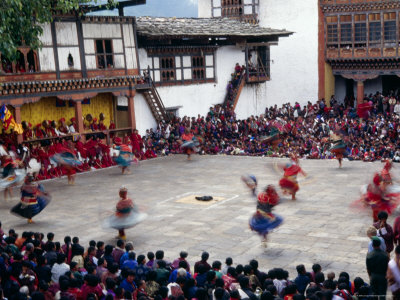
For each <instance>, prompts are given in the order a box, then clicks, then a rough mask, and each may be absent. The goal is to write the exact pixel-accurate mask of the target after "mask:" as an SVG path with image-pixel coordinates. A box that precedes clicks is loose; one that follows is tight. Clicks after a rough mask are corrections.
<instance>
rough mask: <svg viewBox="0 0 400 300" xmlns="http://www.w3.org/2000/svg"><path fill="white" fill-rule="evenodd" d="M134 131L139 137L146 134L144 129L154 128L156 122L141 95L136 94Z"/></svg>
mask: <svg viewBox="0 0 400 300" xmlns="http://www.w3.org/2000/svg"><path fill="white" fill-rule="evenodd" d="M134 101H135V119H136V129H137V130H138V131H139V134H140V135H144V134H146V129H150V128H156V127H157V122H156V120H155V119H154V117H153V114H152V113H151V110H150V108H149V106H148V104H147V102H146V99H145V98H144V97H143V95H142V94H140V93H138V92H137V93H136V95H135V98H134Z"/></svg>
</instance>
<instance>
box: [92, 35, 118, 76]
mask: <svg viewBox="0 0 400 300" xmlns="http://www.w3.org/2000/svg"><path fill="white" fill-rule="evenodd" d="M95 44H96V62H97V68H98V69H112V68H114V53H113V48H112V41H111V40H95Z"/></svg>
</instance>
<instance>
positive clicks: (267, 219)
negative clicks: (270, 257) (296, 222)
mask: <svg viewBox="0 0 400 300" xmlns="http://www.w3.org/2000/svg"><path fill="white" fill-rule="evenodd" d="M242 180H243V181H244V182H245V183H246V185H247V187H248V188H249V189H250V190H251V192H252V195H253V197H255V198H256V199H257V210H256V212H255V213H254V215H253V216H252V217H251V219H250V220H249V226H250V229H251V230H253V231H256V232H257V233H258V234H259V235H260V236H261V237H262V244H263V246H264V247H266V242H267V235H268V233H269V232H270V231H271V230H273V229H274V228H276V227H278V226H279V225H281V223H282V222H283V218H282V217H280V216H278V215H276V214H273V213H272V209H273V207H274V206H276V205H277V204H278V203H279V195H278V193H277V192H276V190H275V188H274V186H273V185H268V186H267V187H266V188H265V190H264V191H263V192H261V193H259V194H258V195H257V179H256V178H255V176H253V175H250V176H243V177H242Z"/></svg>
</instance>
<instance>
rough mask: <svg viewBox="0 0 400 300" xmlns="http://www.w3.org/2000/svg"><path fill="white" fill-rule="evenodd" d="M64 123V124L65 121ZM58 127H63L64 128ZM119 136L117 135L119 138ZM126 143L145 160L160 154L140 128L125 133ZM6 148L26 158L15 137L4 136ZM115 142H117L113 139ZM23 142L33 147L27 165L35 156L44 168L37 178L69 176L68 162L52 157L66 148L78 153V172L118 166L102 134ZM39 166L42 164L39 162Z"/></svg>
mask: <svg viewBox="0 0 400 300" xmlns="http://www.w3.org/2000/svg"><path fill="white" fill-rule="evenodd" d="M63 123H64V121H63V122H61V124H63ZM58 130H62V128H61V127H59V128H58ZM115 138H116V137H115ZM122 140H123V143H124V144H125V145H127V146H130V147H131V148H132V153H133V154H134V155H135V157H136V159H138V160H145V159H150V158H155V157H157V154H156V153H155V151H154V150H152V149H151V147H148V145H146V146H147V147H146V148H147V150H145V147H144V146H145V145H144V143H143V140H142V137H141V136H140V134H139V133H138V131H137V130H134V132H133V133H132V134H125V136H124V137H123V138H122ZM2 142H3V145H4V146H5V149H7V150H8V151H9V152H10V151H12V152H13V153H16V156H17V157H16V158H17V159H18V160H22V157H18V149H19V147H20V146H19V145H17V144H16V143H15V141H13V140H11V139H10V140H5V139H2ZM112 142H113V141H112ZM23 145H24V146H25V147H27V148H28V149H29V151H28V155H25V157H24V159H23V160H24V164H25V166H26V167H28V168H29V167H32V166H29V162H30V161H31V159H36V161H37V163H38V164H40V171H38V172H37V173H36V174H34V178H35V180H45V179H51V178H56V177H61V176H64V175H68V172H69V170H68V168H66V167H65V166H64V165H57V164H56V163H55V162H53V161H52V160H51V157H52V156H53V155H55V154H57V153H62V152H63V151H65V149H66V148H67V149H69V150H71V151H72V152H73V153H74V154H75V156H76V157H77V158H78V159H79V160H80V161H81V162H82V164H81V165H80V166H76V167H74V169H75V171H76V172H86V171H90V170H93V169H101V168H107V167H111V166H114V165H116V163H115V161H114V159H113V157H112V154H111V153H112V151H110V149H111V147H112V145H107V143H106V140H105V139H101V138H99V137H98V136H95V135H94V136H92V137H90V138H89V139H87V140H86V141H83V140H82V139H81V138H78V140H77V141H76V142H73V141H72V140H71V139H70V138H62V137H60V138H56V139H49V140H47V141H46V143H44V142H43V141H41V142H24V143H23ZM37 166H38V167H37V168H39V165H37Z"/></svg>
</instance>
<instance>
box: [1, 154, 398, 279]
mask: <svg viewBox="0 0 400 300" xmlns="http://www.w3.org/2000/svg"><path fill="white" fill-rule="evenodd" d="M285 161H286V160H284V159H267V158H256V157H254V158H253V157H231V156H195V157H194V158H193V161H186V158H185V156H170V157H166V158H160V159H155V160H150V161H145V162H140V164H139V166H135V167H133V168H132V171H133V172H132V174H131V175H124V176H122V175H120V170H119V169H118V168H110V169H107V170H101V171H97V172H91V173H86V174H80V175H78V177H77V180H76V184H75V185H74V186H68V185H67V180H66V178H62V179H57V180H51V181H46V182H44V185H45V187H46V188H47V189H48V191H49V192H50V193H51V194H52V195H53V201H52V202H51V203H50V205H49V206H48V207H47V208H46V209H45V210H44V211H43V212H42V213H41V214H40V215H38V216H37V217H35V219H34V220H35V223H34V224H31V225H28V224H26V222H25V220H24V219H20V218H17V217H15V216H13V215H11V214H9V209H10V208H11V207H12V206H13V205H14V204H16V203H17V201H18V199H17V195H16V194H17V191H15V192H14V193H15V197H14V199H13V200H9V201H8V202H5V201H4V200H2V201H0V213H1V218H0V219H1V221H2V222H3V228H4V229H5V230H8V229H9V228H14V229H16V230H17V231H18V232H21V231H23V230H32V231H41V232H44V233H47V232H48V231H52V232H54V233H55V234H56V240H60V241H62V239H63V237H64V236H65V235H71V236H75V235H77V236H79V237H80V238H81V244H82V245H84V246H87V245H88V242H89V240H90V239H94V240H103V241H105V242H109V243H113V244H114V243H115V235H116V231H114V230H110V229H104V228H102V226H101V222H102V219H103V218H105V217H107V216H108V215H110V214H111V213H112V211H113V209H114V207H115V204H116V202H117V199H118V189H119V187H120V186H122V185H125V186H127V187H128V188H129V192H130V196H131V197H133V198H134V199H135V201H136V203H138V204H139V206H140V207H141V209H142V210H143V211H146V212H147V213H148V215H149V216H148V218H147V219H146V220H145V221H144V222H142V223H141V224H139V225H137V226H136V227H134V228H132V229H129V230H127V236H128V240H133V241H134V244H135V249H136V251H137V253H146V252H147V251H156V250H158V249H163V250H164V251H165V254H166V257H167V258H168V259H171V260H172V259H174V258H176V257H177V256H178V254H179V252H180V251H181V250H187V251H188V252H189V261H190V262H192V263H193V262H194V261H197V260H198V257H199V256H200V254H201V252H202V251H203V250H207V251H209V252H210V254H211V255H210V261H213V260H215V259H219V260H221V261H224V260H225V258H226V257H227V256H231V257H233V259H234V263H242V264H246V263H247V262H248V261H249V260H250V259H252V258H256V259H258V260H259V262H260V266H261V269H263V270H268V269H270V268H273V267H284V268H286V269H287V270H288V271H289V272H290V274H291V277H294V276H295V275H296V272H295V266H296V265H297V264H299V263H304V264H305V265H306V268H308V269H311V265H312V264H313V263H320V264H321V265H322V267H323V270H324V271H326V272H327V271H334V272H340V271H343V270H346V271H348V272H349V273H350V275H351V276H355V275H361V276H362V277H364V278H367V276H366V271H365V255H366V247H367V243H368V239H367V238H366V235H365V231H366V228H367V227H368V226H369V225H370V223H371V219H372V218H371V216H370V212H369V211H365V212H359V211H353V210H351V209H349V204H350V203H351V202H352V201H354V200H355V199H357V198H358V197H359V190H360V187H361V185H363V184H365V183H367V182H369V181H370V180H371V179H372V176H373V173H374V171H376V170H378V169H381V167H382V166H383V165H382V164H381V163H379V162H377V163H363V162H344V167H343V169H338V167H337V162H336V161H333V160H332V161H327V160H325V161H320V160H302V161H301V165H302V167H303V169H304V170H305V171H306V172H307V173H308V174H309V176H308V177H307V178H301V179H300V191H299V193H298V199H297V201H291V200H289V199H288V198H287V197H286V198H285V197H283V199H282V203H281V204H280V205H279V206H277V207H276V209H275V211H276V213H278V214H280V215H281V216H283V217H284V219H285V220H284V224H282V225H281V226H280V227H279V228H278V229H277V230H276V231H275V232H273V233H271V234H270V237H269V242H268V248H267V249H264V248H262V247H261V243H260V238H259V236H258V235H257V234H255V233H254V232H252V231H250V230H249V229H248V219H249V217H250V216H251V215H252V213H253V212H254V211H255V201H254V199H252V198H251V197H250V194H249V192H248V190H247V188H246V187H245V186H244V184H243V183H242V182H241V181H240V176H241V175H242V174H246V173H251V174H254V175H256V176H257V178H258V181H259V183H260V186H261V187H262V186H265V185H266V184H271V183H272V184H275V185H277V184H278V180H279V178H280V176H281V173H277V172H276V169H277V168H276V164H277V163H284V162H285ZM396 167H397V166H395V169H394V172H393V173H394V175H395V176H396V175H399V173H400V171H399V169H400V168H399V167H397V168H396ZM397 177H398V178H400V177H399V176H397ZM195 195H212V196H215V197H217V200H218V201H216V202H212V203H210V204H208V203H207V204H204V203H196V201H193V200H192V198H193V197H194V196H195ZM390 222H392V219H390ZM337 276H338V274H337Z"/></svg>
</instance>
